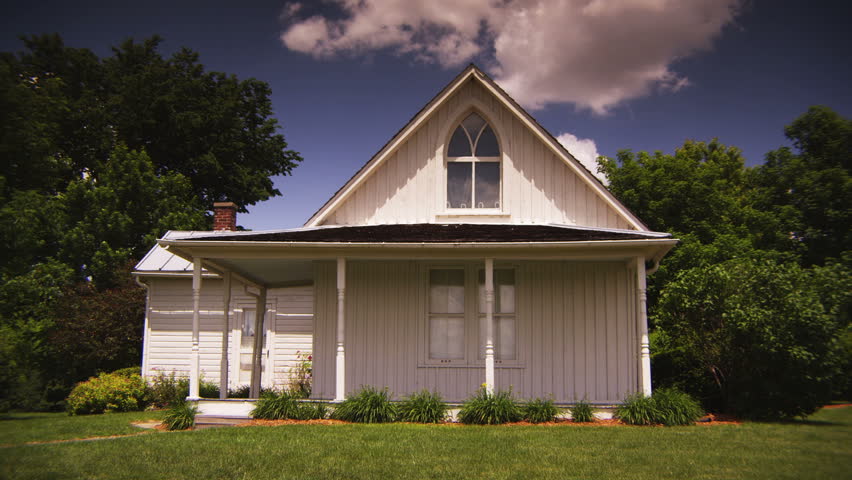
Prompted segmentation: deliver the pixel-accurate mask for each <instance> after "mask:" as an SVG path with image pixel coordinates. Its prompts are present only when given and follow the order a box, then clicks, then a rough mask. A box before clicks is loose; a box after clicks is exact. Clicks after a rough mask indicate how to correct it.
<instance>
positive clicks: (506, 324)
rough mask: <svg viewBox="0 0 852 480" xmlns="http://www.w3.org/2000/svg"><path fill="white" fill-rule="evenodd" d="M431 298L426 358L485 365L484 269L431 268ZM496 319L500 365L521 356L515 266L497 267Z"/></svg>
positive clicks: (451, 362) (471, 267)
mask: <svg viewBox="0 0 852 480" xmlns="http://www.w3.org/2000/svg"><path fill="white" fill-rule="evenodd" d="M474 289H475V290H474ZM474 292H476V293H477V294H476V295H474V294H473V293H474ZM466 293H470V294H469V295H466ZM428 297H429V312H428V319H427V322H428V325H427V332H428V340H427V341H428V346H427V348H426V351H427V352H428V356H427V360H428V361H429V362H431V363H439V364H465V363H477V364H481V363H482V361H484V359H485V326H486V325H485V319H486V315H485V307H486V304H485V270H484V269H481V268H479V267H478V266H475V265H470V266H468V267H456V268H433V269H430V270H429V295H428ZM492 318H493V322H494V349H495V359H496V360H497V361H498V363H503V362H504V361H514V360H517V358H518V353H517V342H516V333H515V330H516V322H515V271H514V269H512V268H495V269H494V311H493V315H492ZM474 360H475V362H474Z"/></svg>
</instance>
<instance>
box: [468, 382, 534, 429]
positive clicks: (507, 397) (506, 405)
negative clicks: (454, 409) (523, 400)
mask: <svg viewBox="0 0 852 480" xmlns="http://www.w3.org/2000/svg"><path fill="white" fill-rule="evenodd" d="M523 417H524V416H523V412H522V411H521V408H520V407H519V406H518V404H517V403H515V399H514V397H512V391H511V390H508V391H499V392H496V393H493V394H492V393H489V392H488V390H486V389H485V388H484V387H483V388H480V389H479V390H478V391H477V392H476V393H475V394H474V395H473V396H472V397H470V398H469V399H468V400H467V401H465V402H464V404H463V405H462V408H461V410H460V411H459V415H458V418H459V421H460V422H462V423H468V424H474V425H496V424H500V423H508V422H518V421H520V420H521V419H523Z"/></svg>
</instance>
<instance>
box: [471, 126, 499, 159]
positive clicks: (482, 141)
mask: <svg viewBox="0 0 852 480" xmlns="http://www.w3.org/2000/svg"><path fill="white" fill-rule="evenodd" d="M476 156H477V157H499V156H500V146H499V145H498V144H497V135H495V134H494V130H492V129H491V127H490V126H489V127H485V130H483V131H482V134H481V135H479V140H477V142H476Z"/></svg>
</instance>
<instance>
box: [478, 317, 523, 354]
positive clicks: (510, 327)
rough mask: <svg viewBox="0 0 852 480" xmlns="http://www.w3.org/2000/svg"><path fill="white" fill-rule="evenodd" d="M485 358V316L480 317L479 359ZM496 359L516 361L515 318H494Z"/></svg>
mask: <svg viewBox="0 0 852 480" xmlns="http://www.w3.org/2000/svg"><path fill="white" fill-rule="evenodd" d="M484 358H485V316H480V317H479V359H480V360H481V359H484ZM494 358H496V359H497V360H514V359H515V317H503V316H499V317H498V316H495V317H494Z"/></svg>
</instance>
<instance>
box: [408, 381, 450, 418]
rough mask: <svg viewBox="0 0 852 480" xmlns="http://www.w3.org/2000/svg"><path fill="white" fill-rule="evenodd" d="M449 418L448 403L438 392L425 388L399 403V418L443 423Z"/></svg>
mask: <svg viewBox="0 0 852 480" xmlns="http://www.w3.org/2000/svg"><path fill="white" fill-rule="evenodd" d="M446 418H447V405H446V404H445V403H444V400H443V399H442V398H441V395H440V394H439V393H437V392H430V391H429V390H426V389H423V390H421V391H419V392H417V393H412V394H411V395H409V396H407V397H405V399H403V401H402V403H400V405H399V420H400V421H402V422H415V423H441V422H443V421H444V420H446Z"/></svg>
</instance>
